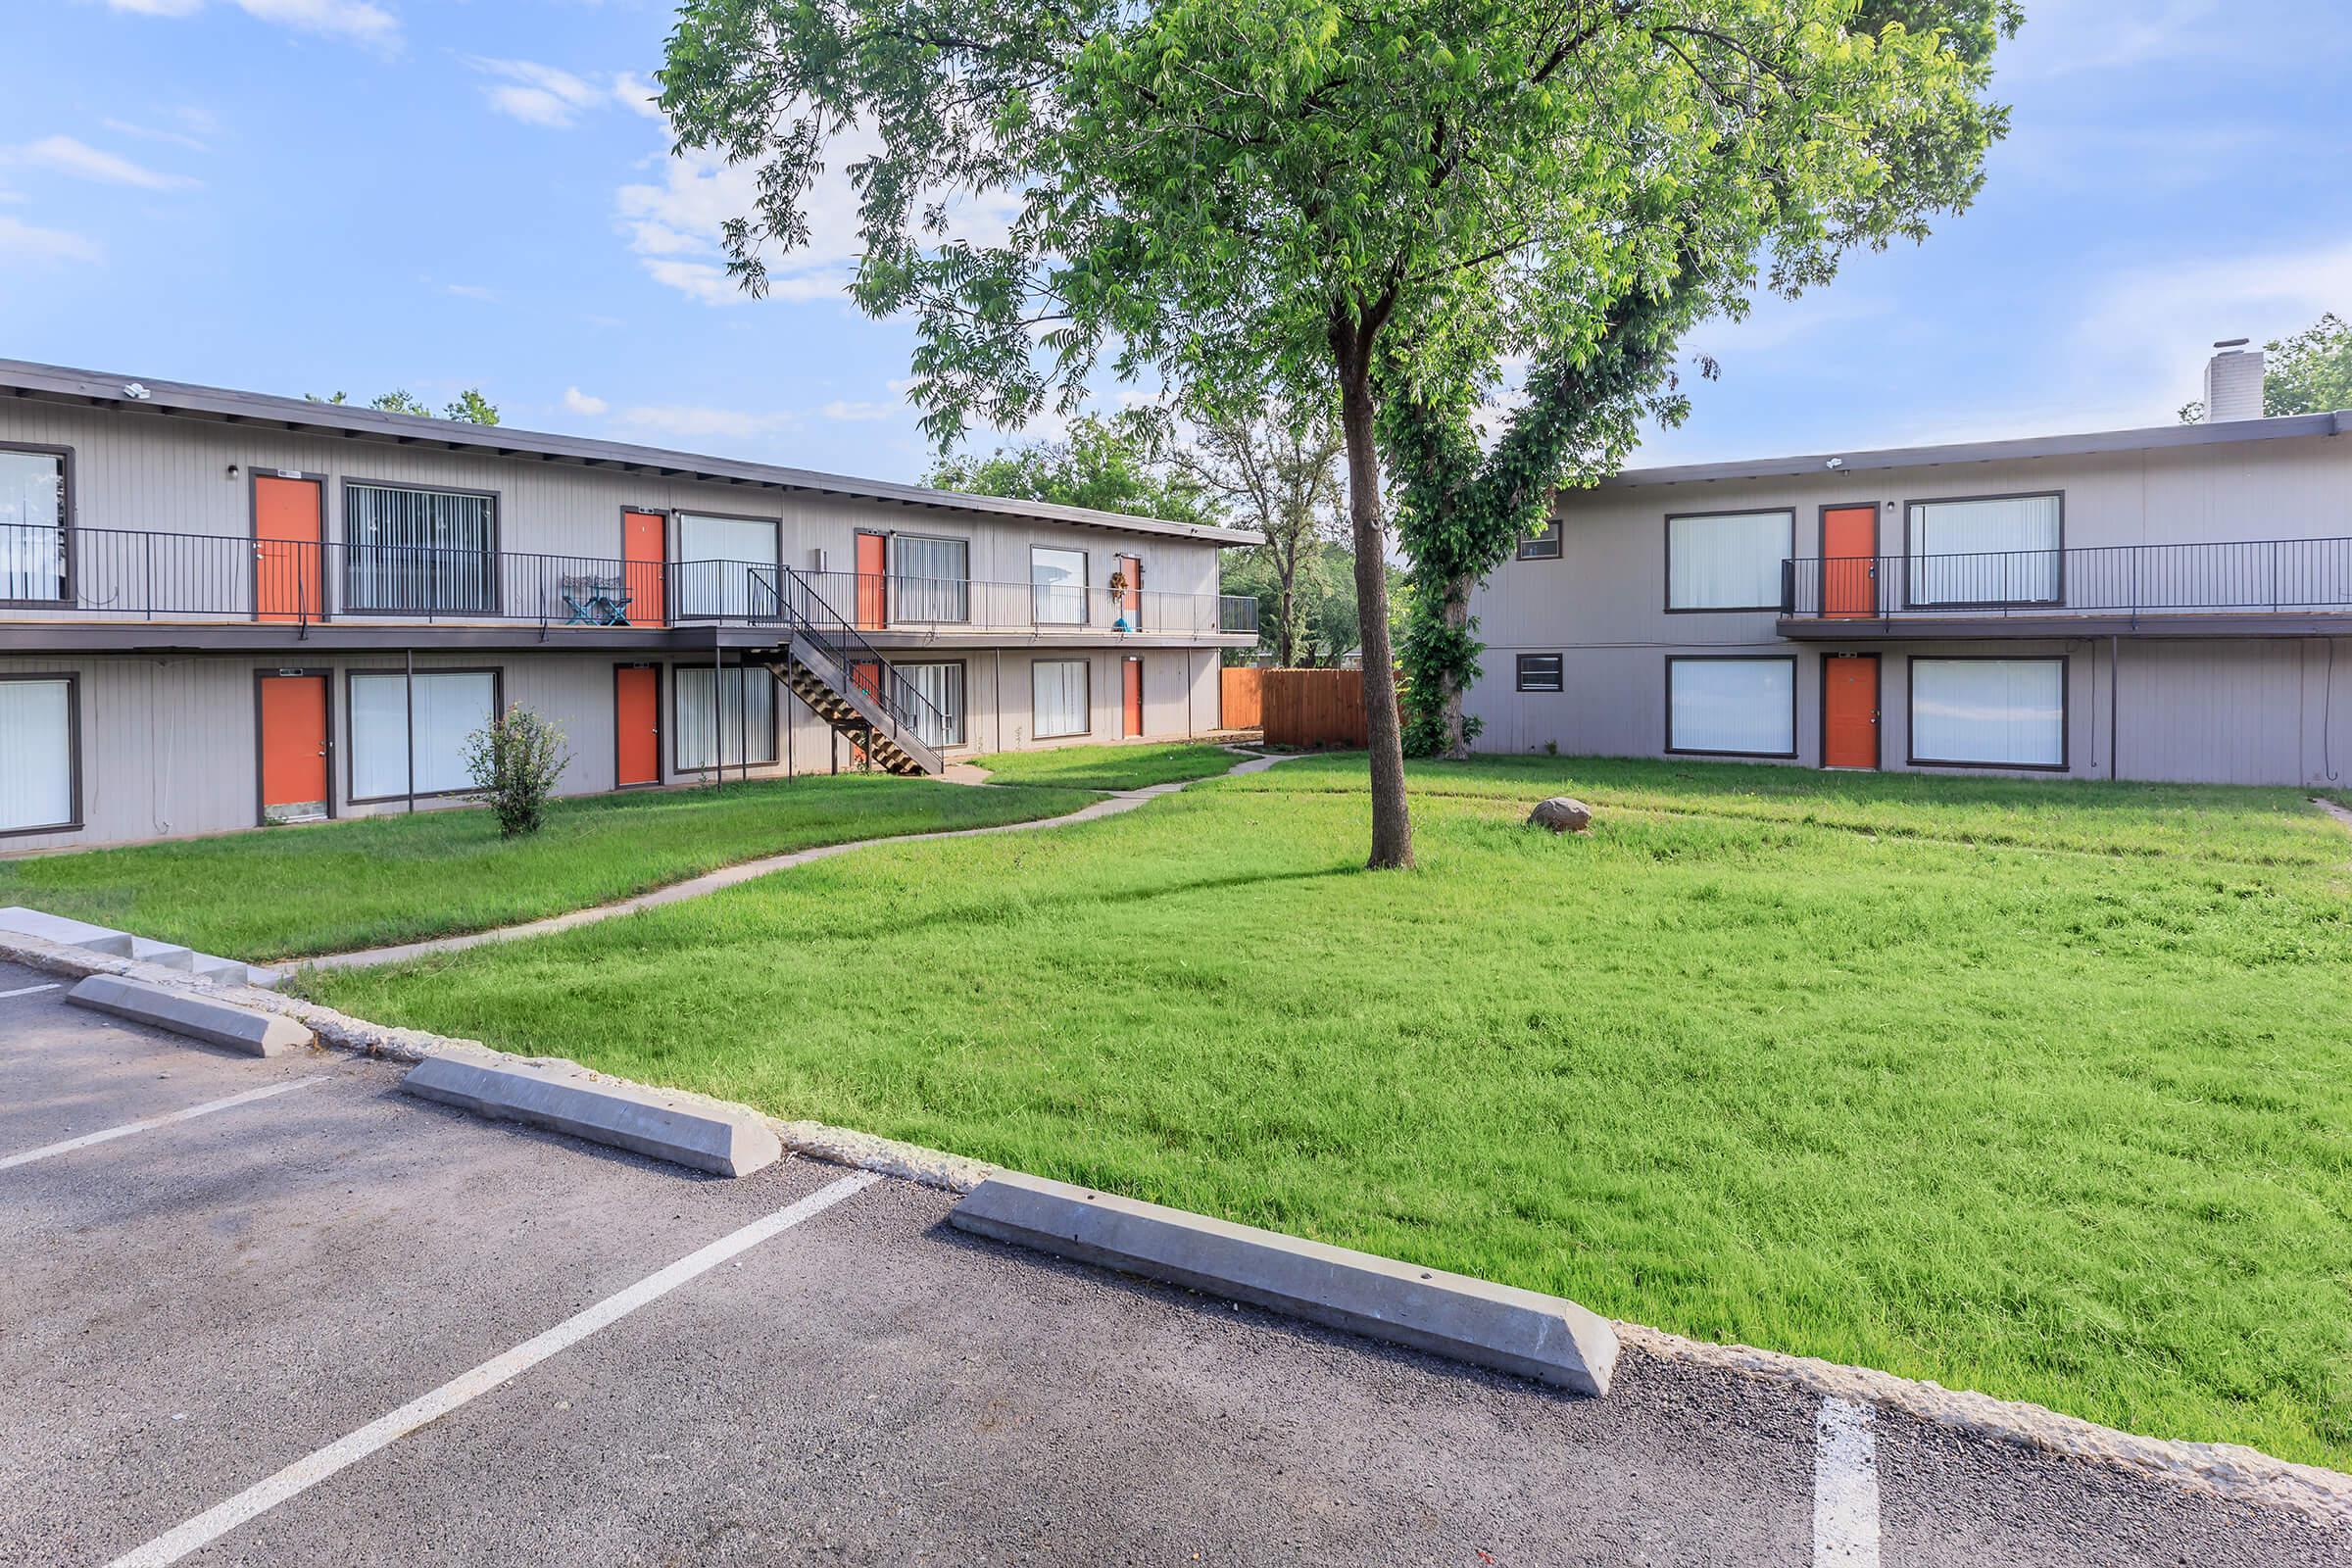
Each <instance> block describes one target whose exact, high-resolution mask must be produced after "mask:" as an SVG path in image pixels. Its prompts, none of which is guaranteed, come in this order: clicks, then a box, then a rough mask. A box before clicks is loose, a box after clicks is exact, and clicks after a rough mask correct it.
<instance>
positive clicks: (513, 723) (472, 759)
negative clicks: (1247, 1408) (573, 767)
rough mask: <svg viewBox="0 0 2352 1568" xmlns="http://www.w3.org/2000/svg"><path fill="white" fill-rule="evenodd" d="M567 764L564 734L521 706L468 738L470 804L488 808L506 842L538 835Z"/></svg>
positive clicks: (497, 718) (498, 716)
mask: <svg viewBox="0 0 2352 1568" xmlns="http://www.w3.org/2000/svg"><path fill="white" fill-rule="evenodd" d="M570 762H571V754H570V753H569V752H566V751H565V750H564V731H563V730H562V729H560V728H558V727H557V726H556V725H554V724H551V723H549V722H548V721H547V720H546V719H544V718H542V717H540V716H539V715H538V714H537V713H535V712H533V711H531V710H529V709H527V708H525V707H523V706H522V705H521V704H520V703H517V704H515V706H514V707H512V708H509V709H508V710H507V711H505V712H503V713H499V714H495V715H494V716H493V717H492V718H491V720H490V722H489V723H487V724H484V725H483V726H482V727H481V728H480V729H477V730H475V731H474V732H473V733H472V734H470V735H468V736H466V773H467V774H468V775H469V776H470V777H471V778H472V779H473V799H475V800H477V801H479V802H481V803H482V804H483V805H484V806H487V807H489V808H490V810H491V814H492V815H494V816H496V817H497V818H498V828H499V831H500V832H501V833H503V834H505V835H506V836H507V837H508V838H517V837H520V836H521V835H522V834H525V833H536V832H538V831H539V828H540V825H541V824H542V823H543V822H545V821H546V820H547V803H548V802H549V801H550V800H552V799H554V797H555V793H556V785H557V783H558V781H560V780H561V779H562V778H563V777H564V768H565V767H567V766H569V765H570Z"/></svg>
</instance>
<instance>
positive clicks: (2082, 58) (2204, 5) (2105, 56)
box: [2002, 0, 2231, 77]
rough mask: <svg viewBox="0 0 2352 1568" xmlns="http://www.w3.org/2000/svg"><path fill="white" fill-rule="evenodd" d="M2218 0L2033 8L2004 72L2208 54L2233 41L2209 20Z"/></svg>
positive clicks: (2114, 66) (2066, 2) (2068, 1)
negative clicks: (2142, 4) (2210, 24)
mask: <svg viewBox="0 0 2352 1568" xmlns="http://www.w3.org/2000/svg"><path fill="white" fill-rule="evenodd" d="M2221 9H2222V8H2221V5H2220V0H2164V3H2163V4H2160V5H2144V6H2117V5H2114V4H2112V3H2109V0H2051V3H2049V4H2047V5H2040V6H2036V7H2034V15H2033V17H2032V18H2031V20H2030V21H2029V22H2028V23H2027V25H2026V26H2025V27H2024V29H2023V30H2021V31H2020V32H2019V34H2018V41H2017V43H2016V44H2015V45H2014V46H2012V47H2011V48H2009V49H2005V50H2003V51H2002V53H2003V56H2004V62H2003V67H2002V69H2003V71H2004V72H2005V73H2009V74H2013V75H2020V76H2026V77H2054V76H2070V75H2075V74H2078V73H2083V72H2093V71H2125V70H2130V69H2132V68H2134V67H2139V66H2146V65H2150V64H2153V63H2154V62H2157V61H2161V60H2179V59H2185V58H2191V57H2202V58H2210V57H2212V56H2214V55H2215V54H2217V53H2221V52H2225V51H2226V50H2227V48H2228V46H2229V44H2230V42H2231V40H2230V38H2229V31H2228V29H2227V28H2217V27H2210V26H2208V25H2207V24H2209V23H2211V22H2213V21H2215V20H2216V19H2217V18H2218V17H2219V16H2220V14H2221Z"/></svg>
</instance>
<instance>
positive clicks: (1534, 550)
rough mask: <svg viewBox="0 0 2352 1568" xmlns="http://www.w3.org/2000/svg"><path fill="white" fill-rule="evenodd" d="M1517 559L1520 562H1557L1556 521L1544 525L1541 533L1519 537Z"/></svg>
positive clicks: (1557, 540) (1557, 537)
mask: <svg viewBox="0 0 2352 1568" xmlns="http://www.w3.org/2000/svg"><path fill="white" fill-rule="evenodd" d="M1519 559H1520V560H1521V561H1557V560H1559V559H1560V524H1559V521H1558V519H1556V518H1554V519H1553V520H1551V521H1548V522H1546V523H1544V530H1543V531H1542V532H1541V533H1523V534H1521V535H1520V536H1519Z"/></svg>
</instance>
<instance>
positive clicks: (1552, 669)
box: [1519, 654, 1561, 692]
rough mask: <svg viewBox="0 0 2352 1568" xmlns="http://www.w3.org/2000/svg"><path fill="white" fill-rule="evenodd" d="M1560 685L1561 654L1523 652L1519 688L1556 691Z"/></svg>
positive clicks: (1520, 659) (1530, 690) (1525, 690)
mask: <svg viewBox="0 0 2352 1568" xmlns="http://www.w3.org/2000/svg"><path fill="white" fill-rule="evenodd" d="M1560 686H1561V681H1560V656H1559V655H1557V654H1521V655H1520V656H1519V689H1520V690H1521V691H1523V692H1556V691H1558V690H1559V689H1560Z"/></svg>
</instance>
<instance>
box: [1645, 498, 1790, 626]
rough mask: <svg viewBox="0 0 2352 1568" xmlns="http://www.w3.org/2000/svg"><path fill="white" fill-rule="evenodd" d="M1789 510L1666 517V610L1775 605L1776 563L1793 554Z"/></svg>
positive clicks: (1778, 577) (1778, 600) (1777, 588)
mask: <svg viewBox="0 0 2352 1568" xmlns="http://www.w3.org/2000/svg"><path fill="white" fill-rule="evenodd" d="M1795 543H1796V514H1795V513H1793V512H1730V513H1709V514H1704V515H1692V516H1683V517H1668V518H1667V519H1666V608H1667V609H1668V610H1778V609H1780V607H1781V563H1782V562H1784V561H1786V560H1788V559H1789V557H1790V556H1792V555H1794V554H1795V553H1796V551H1795Z"/></svg>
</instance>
